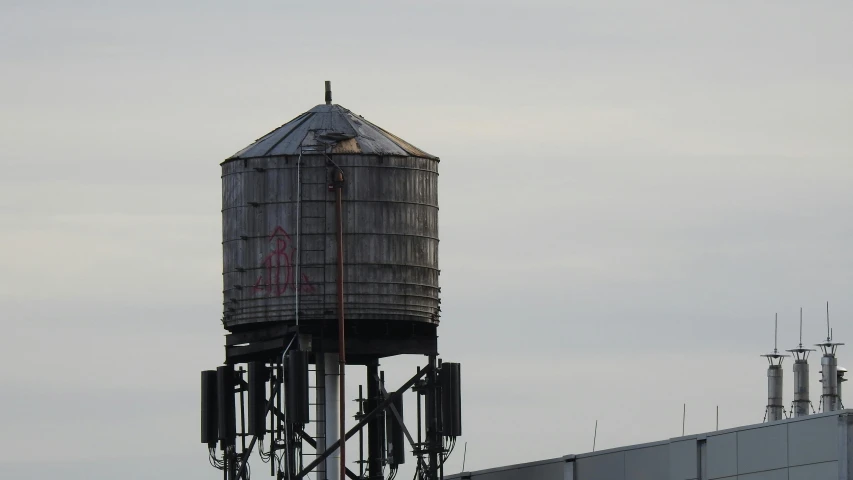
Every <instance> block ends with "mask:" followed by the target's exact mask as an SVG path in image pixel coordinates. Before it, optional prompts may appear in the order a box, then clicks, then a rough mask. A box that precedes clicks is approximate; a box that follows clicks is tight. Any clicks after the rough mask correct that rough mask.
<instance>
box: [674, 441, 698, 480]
mask: <svg viewBox="0 0 853 480" xmlns="http://www.w3.org/2000/svg"><path fill="white" fill-rule="evenodd" d="M698 448H699V447H698V445H697V442H696V440H693V439H691V440H684V441H681V442H672V443H670V444H669V480H694V479H695V478H696V474H697V472H698V470H697V465H698V459H697V458H696V456H697V452H698Z"/></svg>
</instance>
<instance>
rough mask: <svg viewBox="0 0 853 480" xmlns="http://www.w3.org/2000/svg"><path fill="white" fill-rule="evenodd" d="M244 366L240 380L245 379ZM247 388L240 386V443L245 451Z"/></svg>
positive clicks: (241, 368)
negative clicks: (245, 395) (245, 398)
mask: <svg viewBox="0 0 853 480" xmlns="http://www.w3.org/2000/svg"><path fill="white" fill-rule="evenodd" d="M243 371H244V370H243V367H240V380H243ZM244 392H245V389H244V388H243V387H240V434H241V435H240V444H241V445H242V446H243V451H244V452H245V451H246V404H245V400H244V399H243V394H244Z"/></svg>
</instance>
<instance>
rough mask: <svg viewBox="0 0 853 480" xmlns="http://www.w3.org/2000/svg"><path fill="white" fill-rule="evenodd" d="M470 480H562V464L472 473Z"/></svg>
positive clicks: (555, 463)
mask: <svg viewBox="0 0 853 480" xmlns="http://www.w3.org/2000/svg"><path fill="white" fill-rule="evenodd" d="M471 480H564V479H563V462H554V463H546V464H539V465H530V466H525V467H520V468H512V469H507V470H499V471H489V472H484V473H481V474H480V473H473V474H472V475H471Z"/></svg>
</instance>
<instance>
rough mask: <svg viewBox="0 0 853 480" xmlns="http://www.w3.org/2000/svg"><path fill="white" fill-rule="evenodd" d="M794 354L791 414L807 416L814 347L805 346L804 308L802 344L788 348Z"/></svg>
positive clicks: (801, 313)
mask: <svg viewBox="0 0 853 480" xmlns="http://www.w3.org/2000/svg"><path fill="white" fill-rule="evenodd" d="M788 351H789V352H791V354H792V355H793V356H794V401H793V402H792V403H791V416H793V417H794V418H796V417H805V416H806V415H808V414H809V408H811V404H812V403H811V400H810V399H809V352H814V349H811V348H804V347H803V309H802V308H800V344H799V346H797V348H792V349H791V350H788Z"/></svg>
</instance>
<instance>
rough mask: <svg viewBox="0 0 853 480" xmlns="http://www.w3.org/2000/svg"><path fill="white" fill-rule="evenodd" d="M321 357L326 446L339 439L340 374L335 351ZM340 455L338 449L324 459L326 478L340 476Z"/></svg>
mask: <svg viewBox="0 0 853 480" xmlns="http://www.w3.org/2000/svg"><path fill="white" fill-rule="evenodd" d="M323 357H324V361H325V363H326V365H325V369H326V375H325V380H324V381H325V383H326V388H325V390H326V392H325V393H326V401H325V403H326V414H325V418H326V445H327V446H328V445H332V444H333V443H335V442H336V441H337V440H338V439H340V438H341V432H342V431H341V430H339V429H338V428H339V427H340V423H338V418H339V417H340V410H339V408H338V407H339V403H338V400H339V393H338V388H339V387H340V383H339V382H338V377H339V376H340V371H339V368H340V363H339V362H338V354H336V353H327V354H325V355H324V356H323ZM340 455H341V450H340V449H338V450H336V451H335V452H334V453H332V454H331V455H330V456H329V458H328V459H326V478H327V479H328V480H338V479H339V478H340V476H341V471H340ZM344 472H346V470H344Z"/></svg>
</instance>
